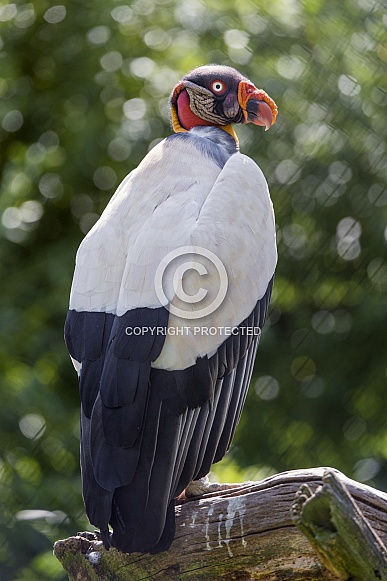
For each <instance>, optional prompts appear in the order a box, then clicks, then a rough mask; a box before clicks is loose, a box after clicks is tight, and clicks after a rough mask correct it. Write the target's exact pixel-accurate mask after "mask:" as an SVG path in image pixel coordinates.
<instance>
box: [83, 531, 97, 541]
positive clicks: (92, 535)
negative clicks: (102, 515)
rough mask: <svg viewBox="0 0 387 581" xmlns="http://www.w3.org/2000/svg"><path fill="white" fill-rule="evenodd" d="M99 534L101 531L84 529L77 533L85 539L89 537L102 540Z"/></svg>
mask: <svg viewBox="0 0 387 581" xmlns="http://www.w3.org/2000/svg"><path fill="white" fill-rule="evenodd" d="M98 535H99V531H94V532H93V533H92V532H91V531H82V532H80V533H77V537H82V538H83V539H87V540H88V541H97V540H100V539H99V537H98Z"/></svg>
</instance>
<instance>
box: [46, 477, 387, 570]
mask: <svg viewBox="0 0 387 581" xmlns="http://www.w3.org/2000/svg"><path fill="white" fill-rule="evenodd" d="M324 474H325V475H326V476H325V482H323V477H324ZM332 482H333V483H334V484H332ZM337 483H338V484H337ZM323 485H324V487H325V492H323V491H324V487H323V488H321V487H322V486H323ZM327 485H329V486H328V488H329V487H330V488H331V489H332V490H333V500H332V499H331V497H332V494H331V493H332V490H331V491H329V490H327ZM341 485H344V487H343V486H341ZM341 489H342V490H344V493H343V492H342V490H341ZM316 492H317V494H315V493H316ZM297 493H298V495H297V497H296V494H297ZM343 495H344V496H343ZM314 497H316V498H317V501H316V500H315V501H314V502H315V503H316V502H317V504H315V505H314V506H313V502H312V501H313V498H314ZM325 497H327V498H328V500H326V501H324V502H326V503H327V504H326V506H325V508H321V506H322V505H321V502H322V500H321V498H323V499H325ZM343 499H344V500H343ZM346 501H347V502H349V505H348V504H346ZM353 501H354V502H353ZM330 503H331V504H330ZM333 506H334V508H332V507H333ZM348 506H350V507H351V508H350V509H349V508H348ZM327 507H328V508H327ZM340 507H341V508H342V510H341V511H340ZM320 509H321V510H320ZM343 511H344V512H343ZM351 511H352V512H351ZM353 511H354V512H353ZM354 514H356V519H357V520H356V519H355V520H356V522H357V525H359V523H361V525H359V526H357V528H356V527H355V528H354V532H353V530H352V527H348V526H347V524H348V522H347V521H352V520H353V519H354ZM176 515H177V518H176V520H177V528H176V537H175V540H174V542H173V544H172V546H171V548H170V550H169V551H167V552H165V553H161V554H158V555H141V554H131V555H126V554H122V553H119V552H118V551H116V550H114V549H111V550H110V551H106V550H105V549H104V548H103V547H102V544H101V542H100V541H98V539H97V538H96V537H95V536H94V535H93V534H92V533H81V534H79V535H77V536H75V537H70V538H69V539H66V540H63V541H57V542H56V543H55V547H54V554H55V555H56V557H57V558H58V559H59V560H60V561H61V563H62V565H63V567H64V568H65V570H66V571H67V573H68V575H69V578H70V579H71V580H74V581H83V580H91V581H94V580H102V579H103V580H114V581H128V580H130V581H146V580H150V579H154V580H171V581H173V580H175V579H176V580H181V581H183V580H184V581H186V580H190V581H193V580H195V581H196V580H197V581H201V580H206V581H211V580H222V579H223V580H225V581H226V580H227V581H250V580H253V579H254V580H264V581H274V580H275V581H280V580H285V579H286V580H297V581H298V580H300V581H301V580H305V581H306V580H310V581H312V580H313V581H319V580H332V581H333V580H337V579H348V580H349V579H351V581H368V580H369V581H374V579H385V580H386V581H387V576H386V571H387V568H386V567H387V561H386V554H387V553H386V549H385V547H384V545H383V543H387V494H385V493H383V492H380V491H377V490H375V489H372V488H370V487H368V486H365V485H362V484H359V483H357V482H355V481H353V480H350V479H348V478H346V477H345V476H344V475H343V474H341V473H340V472H338V471H336V470H332V469H329V472H327V471H326V470H325V469H323V468H316V469H312V470H295V471H291V472H286V473H283V474H278V475H276V476H272V477H270V478H266V479H265V480H263V481H261V482H247V483H244V484H241V485H240V486H238V487H237V488H233V489H229V490H224V491H217V492H213V493H210V494H206V495H204V496H203V497H201V498H199V499H196V500H188V501H181V502H180V503H179V504H178V505H177V506H176ZM313 515H315V516H316V518H317V520H316V521H314V520H313ZM338 515H339V516H338ZM293 519H294V520H293ZM305 519H306V520H305ZM335 519H336V520H335ZM367 521H368V522H367ZM339 522H340V523H341V524H340V525H339V524H338V523H339ZM295 523H297V526H298V527H300V528H301V529H302V530H303V533H305V534H306V536H304V534H303V533H302V532H301V531H300V530H299V529H298V528H297V526H296V525H295ZM346 523H347V524H346ZM308 527H309V528H308ZM324 527H325V528H324ZM359 527H360V528H359ZM350 534H354V535H355V539H356V540H352V541H351V540H349V541H348V535H350ZM332 535H336V541H333V542H332V539H333V537H332ZM342 536H344V538H347V541H348V542H347V546H345V543H344V542H342V538H341V537H342ZM307 538H308V539H309V540H310V541H311V542H312V543H313V546H312V544H311V542H309V541H308V540H307ZM321 539H322V540H323V544H322V547H323V548H321V546H320V545H318V547H317V545H316V542H319V540H321ZM327 539H328V541H331V543H330V545H329V543H328V548H326V540H327ZM337 539H339V540H340V542H341V545H340V543H338V541H337ZM324 543H325V544H324ZM354 543H355V544H354ZM356 543H357V544H356ZM335 544H336V545H337V544H339V546H340V548H339V550H340V551H341V553H342V552H344V553H345V551H347V552H348V550H349V548H353V547H354V546H356V549H355V551H352V553H351V551H350V556H349V557H348V559H347V562H349V563H351V562H352V561H353V558H354V555H356V554H364V555H365V557H364V559H365V561H367V560H369V559H370V558H375V559H376V561H375V562H376V563H377V566H376V567H374V565H373V562H371V563H370V567H371V568H370V569H369V570H370V573H369V575H371V574H372V575H374V576H364V575H365V573H364V570H363V569H362V570H361V571H362V572H361V573H360V574H361V575H363V576H361V577H357V576H356V575H357V574H358V573H356V571H355V572H353V571H349V570H348V569H345V567H344V566H343V567H341V568H340V567H336V568H335V562H333V563H332V562H331V561H330V558H331V559H333V560H334V561H335V559H337V553H335V552H334V551H333V552H332V549H331V548H329V547H331V546H332V545H335ZM370 545H371V547H370ZM364 551H365V553H364ZM367 551H368V552H367ZM341 553H340V554H341ZM370 555H372V557H371V556H370ZM323 563H324V564H323ZM346 566H347V565H346ZM367 575H368V573H367Z"/></svg>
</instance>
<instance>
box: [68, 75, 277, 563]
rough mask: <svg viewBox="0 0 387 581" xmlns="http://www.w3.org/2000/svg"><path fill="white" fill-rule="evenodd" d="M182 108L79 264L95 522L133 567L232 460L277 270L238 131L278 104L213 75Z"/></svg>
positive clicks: (236, 78) (157, 547) (73, 333)
mask: <svg viewBox="0 0 387 581" xmlns="http://www.w3.org/2000/svg"><path fill="white" fill-rule="evenodd" d="M170 107H171V119H172V128H173V130H174V134H172V135H170V136H169V137H167V138H166V139H164V140H163V141H161V142H160V143H158V144H157V145H156V146H155V147H154V148H153V149H152V150H151V151H150V152H149V153H148V155H147V156H146V157H145V158H144V160H143V161H142V162H141V163H140V165H139V166H138V167H137V168H136V169H135V170H133V171H132V172H131V173H130V174H129V175H128V176H127V177H126V178H125V179H124V180H123V182H122V183H121V185H120V186H119V187H118V189H117V191H116V193H115V194H114V196H113V197H112V199H111V200H110V202H109V203H108V205H107V207H106V209H105V211H104V212H103V214H102V215H101V217H100V219H99V220H98V222H97V223H96V224H95V225H94V227H93V228H92V229H91V230H90V231H89V233H88V234H87V236H86V237H85V238H84V240H83V241H82V243H81V245H80V247H79V249H78V253H77V257H76V266H75V272H74V278H73V283H72V289H71V296H70V306H69V312H68V315H67V319H66V325H65V337H66V344H67V347H68V350H69V353H70V355H71V358H72V360H73V363H74V366H75V368H76V370H77V372H78V375H79V388H80V398H81V469H82V481H83V485H82V486H83V498H84V502H85V506H86V512H87V515H88V518H89V520H90V522H91V523H92V524H93V525H95V526H96V527H98V528H99V529H100V531H101V537H102V539H103V542H104V545H105V546H106V547H107V548H108V547H109V546H111V545H112V546H114V547H116V548H117V549H119V550H121V551H124V552H127V553H131V552H142V553H157V552H159V551H164V550H167V549H168V548H169V546H170V544H171V542H172V541H173V538H174V533H175V510H174V505H175V499H176V498H177V497H178V496H179V495H181V494H182V493H183V492H184V490H185V489H186V488H187V487H188V485H189V484H190V483H191V482H192V481H195V480H198V479H200V478H202V477H204V476H205V475H207V474H208V473H209V471H210V468H211V465H212V464H213V463H214V462H218V461H219V460H220V459H221V458H222V457H223V456H224V454H225V453H226V452H227V450H228V449H229V447H230V444H231V441H232V438H233V435H234V432H235V428H236V426H237V424H238V421H239V418H240V415H241V412H242V407H243V405H244V402H245V399H246V393H247V390H248V386H249V382H250V379H251V374H252V371H253V365H254V359H255V355H256V352H257V348H258V343H259V339H260V330H261V329H262V327H263V325H264V322H265V317H266V313H267V309H268V305H269V301H270V295H271V289H272V283H273V275H274V270H275V266H276V260H277V252H276V242H275V223H274V214H273V207H272V203H271V200H270V196H269V191H268V187H267V184H266V180H265V178H264V175H263V173H262V171H261V170H260V168H259V167H258V166H257V165H256V163H255V162H254V161H253V160H252V159H250V158H249V157H247V156H245V155H243V154H242V153H240V152H239V145H238V139H237V136H236V134H235V133H234V130H233V128H232V125H233V124H235V123H248V122H252V123H254V124H255V125H261V126H263V127H265V128H266V129H268V128H269V127H270V126H271V125H272V124H273V123H274V121H275V118H276V115H277V107H276V105H275V103H274V102H273V100H272V99H271V98H270V97H269V96H268V95H267V94H266V93H265V92H264V91H262V90H259V89H257V88H256V87H255V86H254V85H253V84H252V83H251V82H250V81H249V80H248V79H247V78H246V77H244V76H243V75H242V74H240V73H239V72H238V71H236V70H235V69H233V68H231V67H227V66H219V65H208V66H201V67H199V68H196V69H194V70H193V71H191V72H190V73H189V74H187V75H186V76H185V77H183V79H182V80H181V81H180V82H179V83H178V84H177V85H176V87H175V88H174V89H173V92H172V95H171V99H170ZM109 526H110V528H109ZM111 529H112V532H111Z"/></svg>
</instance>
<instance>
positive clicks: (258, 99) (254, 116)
mask: <svg viewBox="0 0 387 581" xmlns="http://www.w3.org/2000/svg"><path fill="white" fill-rule="evenodd" d="M238 101H239V105H240V107H241V109H242V111H243V115H244V118H245V123H254V125H261V126H262V127H265V131H267V130H268V129H270V127H271V126H272V125H273V124H274V123H275V120H276V117H277V113H278V109H277V105H276V104H275V103H274V101H273V99H271V98H270V97H269V95H268V94H267V93H265V91H262V90H260V89H257V88H256V87H255V86H254V85H253V84H252V83H250V82H248V81H241V82H240V83H239V87H238Z"/></svg>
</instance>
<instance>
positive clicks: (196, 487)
mask: <svg viewBox="0 0 387 581" xmlns="http://www.w3.org/2000/svg"><path fill="white" fill-rule="evenodd" d="M240 486H241V485H240V484H229V483H227V482H224V483H222V484H221V483H219V482H210V479H209V478H208V476H204V477H203V478H200V479H199V480H192V482H191V483H190V484H188V486H187V488H186V489H185V490H184V492H182V494H181V495H180V496H179V499H183V498H187V499H189V498H195V497H198V496H203V494H208V493H210V492H219V491H221V490H231V489H232V488H239V487H240Z"/></svg>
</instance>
